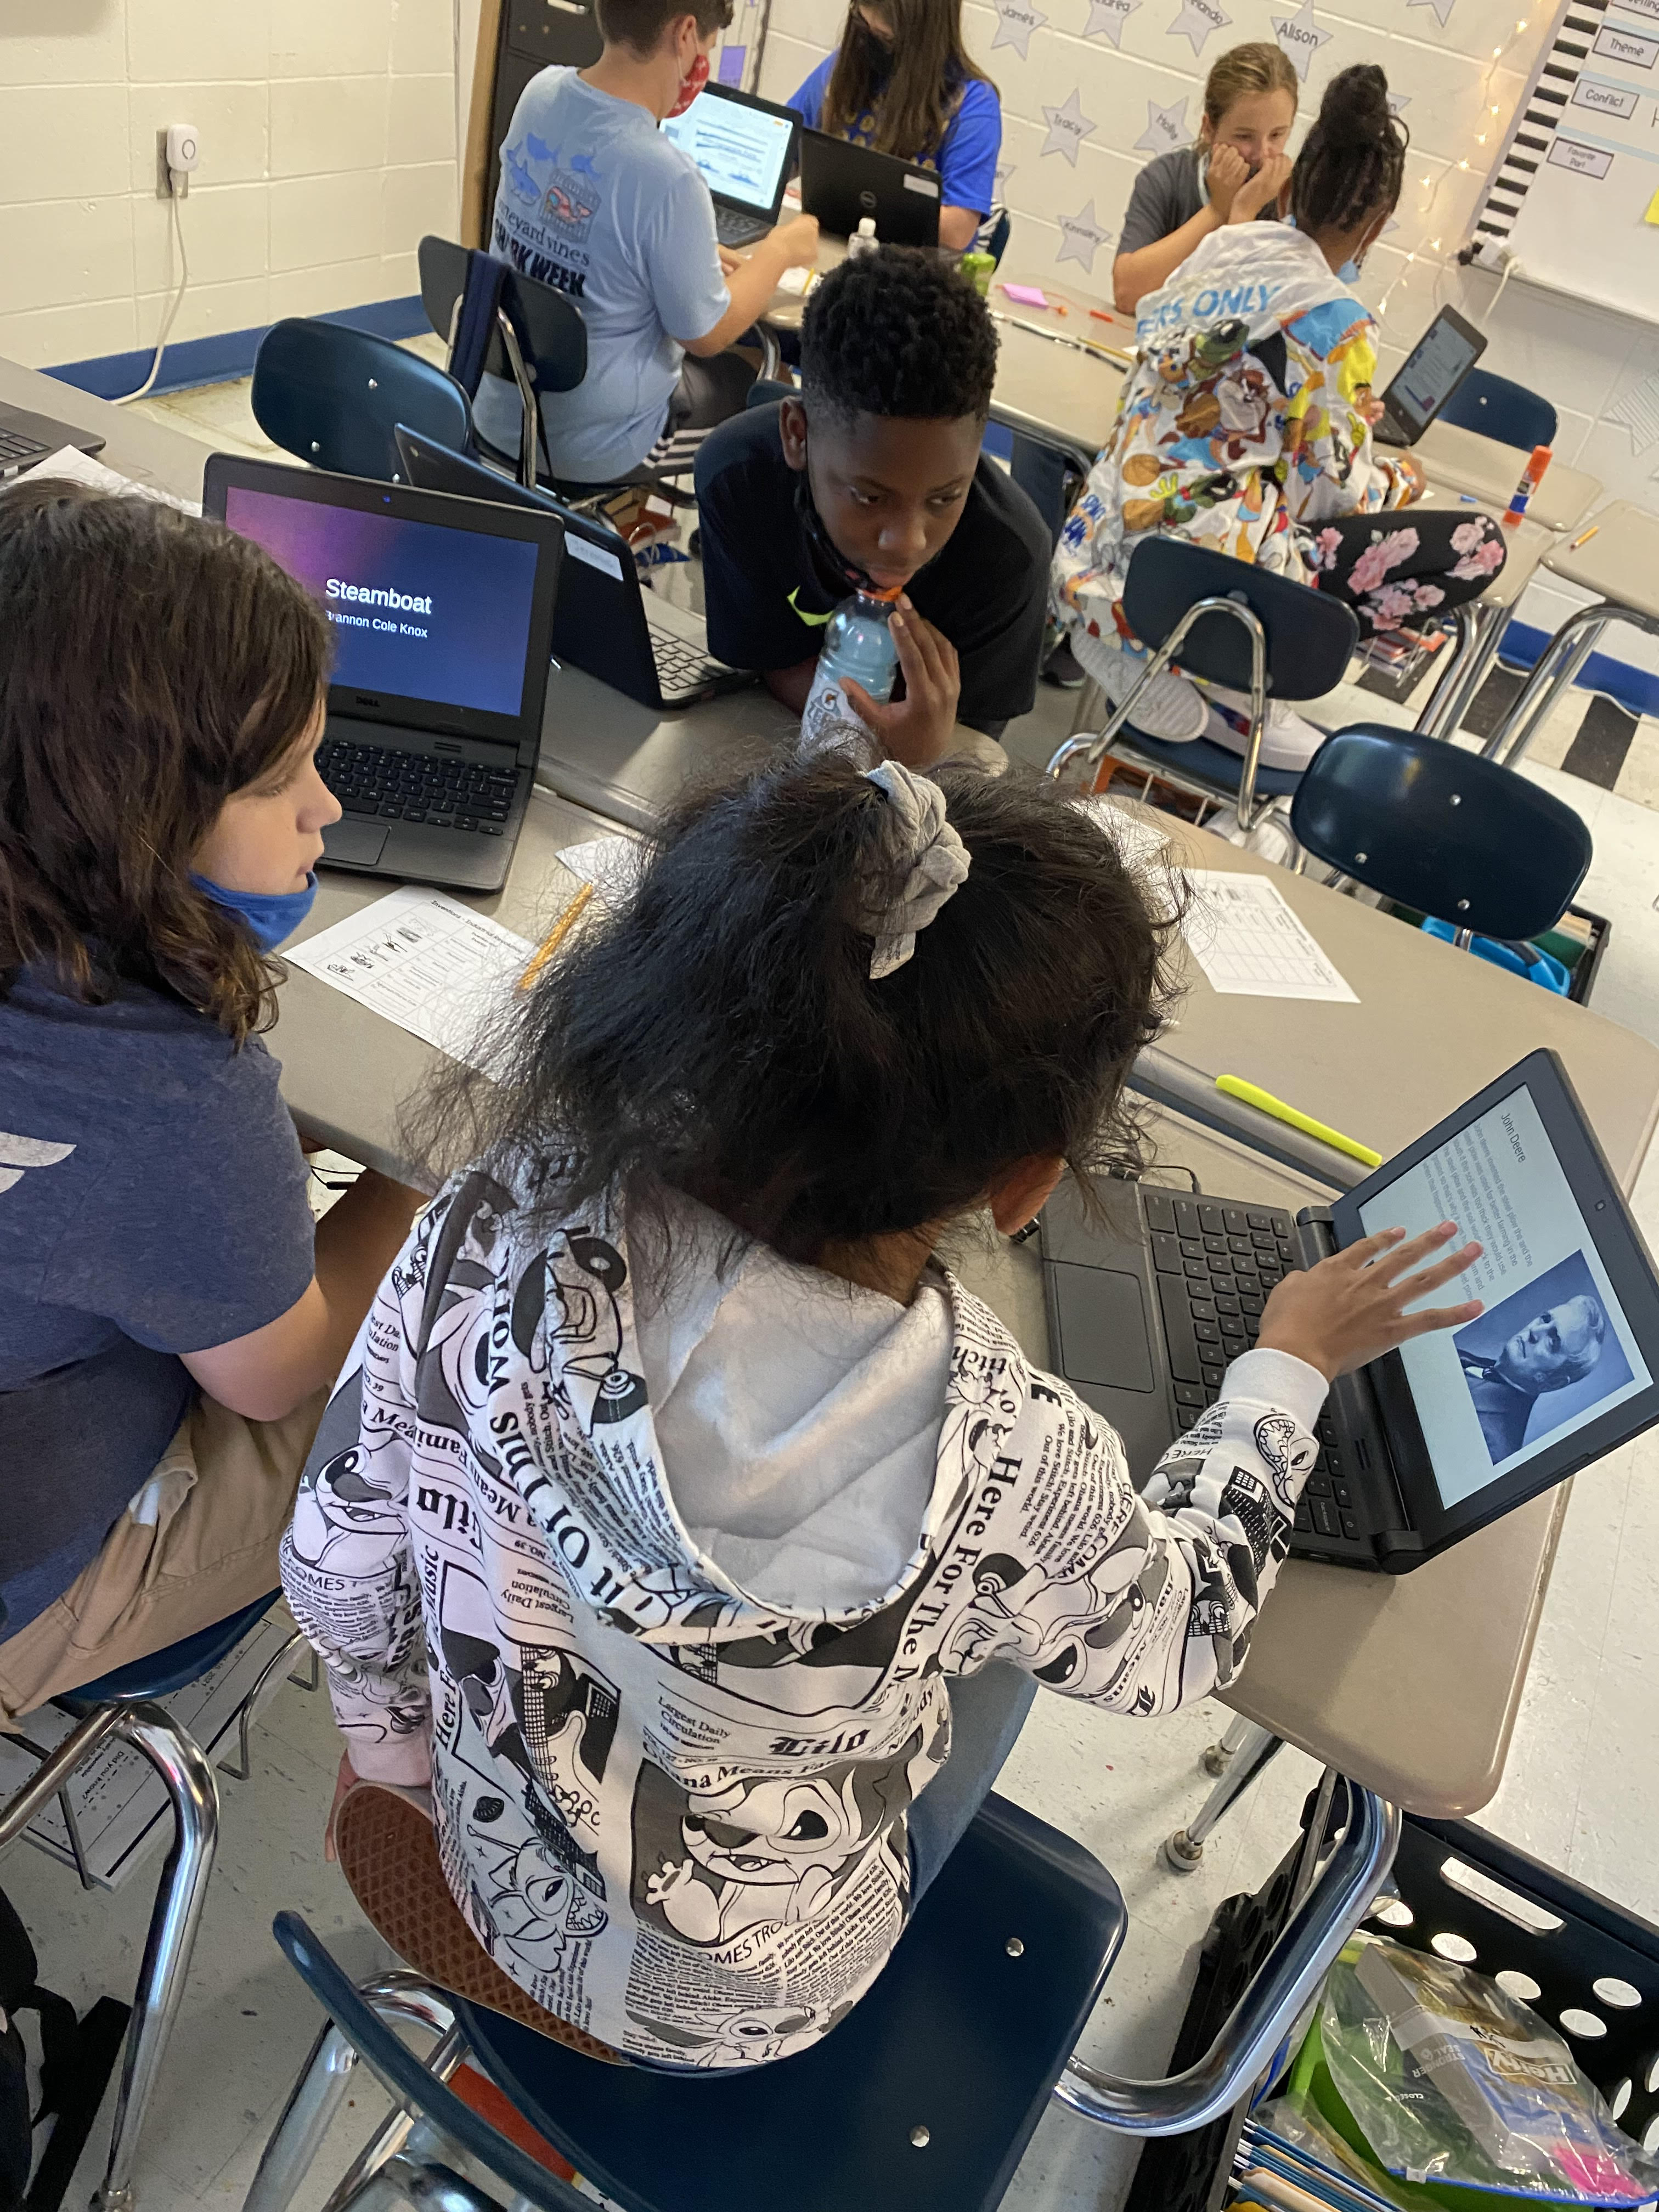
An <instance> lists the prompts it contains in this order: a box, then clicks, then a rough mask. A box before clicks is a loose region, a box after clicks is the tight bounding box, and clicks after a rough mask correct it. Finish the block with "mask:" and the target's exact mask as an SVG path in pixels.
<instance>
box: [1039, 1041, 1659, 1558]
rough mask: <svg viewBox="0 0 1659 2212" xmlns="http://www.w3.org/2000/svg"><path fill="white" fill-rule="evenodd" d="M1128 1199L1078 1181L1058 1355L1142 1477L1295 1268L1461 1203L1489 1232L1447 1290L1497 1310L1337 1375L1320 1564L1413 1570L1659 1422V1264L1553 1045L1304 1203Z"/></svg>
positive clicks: (1061, 1241) (1056, 1300) (1463, 1218)
mask: <svg viewBox="0 0 1659 2212" xmlns="http://www.w3.org/2000/svg"><path fill="white" fill-rule="evenodd" d="M1125 1197H1126V1200H1127V1201H1128V1202H1127V1203H1126V1205H1125V1206H1124V1209H1123V1212H1124V1220H1123V1225H1122V1226H1121V1228H1119V1227H1117V1226H1116V1225H1114V1226H1113V1227H1112V1228H1110V1229H1108V1230H1105V1231H1103V1230H1101V1229H1099V1228H1097V1227H1094V1226H1091V1225H1090V1224H1089V1223H1088V1222H1087V1220H1086V1219H1085V1217H1084V1214H1083V1212H1082V1210H1081V1207H1080V1206H1079V1202H1078V1198H1077V1194H1076V1188H1075V1186H1074V1185H1072V1184H1070V1183H1069V1182H1068V1183H1066V1185H1063V1186H1062V1188H1061V1189H1060V1191H1059V1192H1057V1193H1056V1194H1055V1196H1054V1198H1053V1199H1051V1200H1049V1202H1048V1206H1046V1207H1045V1208H1044V1209H1043V1213H1042V1256H1043V1278H1044V1285H1045V1289H1046V1291H1047V1297H1048V1326H1049V1334H1050V1343H1051V1348H1052V1352H1053V1356H1054V1365H1055V1367H1056V1368H1057V1369H1058V1370H1059V1372H1060V1374H1062V1375H1063V1376H1065V1377H1066V1380H1067V1381H1068V1382H1069V1383H1071V1384H1072V1386H1073V1389H1075V1390H1076V1391H1077V1393H1078V1395H1079V1397H1081V1398H1083V1399H1084V1400H1085V1401H1086V1402H1087V1403H1088V1404H1089V1405H1091V1406H1092V1407H1095V1409H1096V1410H1097V1412H1098V1413H1103V1415H1104V1416H1105V1417H1106V1419H1108V1420H1109V1421H1110V1422H1111V1424H1112V1425H1113V1426H1114V1427H1115V1429H1116V1430H1117V1431H1118V1432H1119V1433H1120V1435H1121V1437H1122V1438H1123V1441H1124V1446H1125V1449H1126V1450H1127V1454H1128V1460H1129V1470H1130V1473H1131V1474H1132V1475H1133V1478H1134V1480H1136V1482H1137V1483H1144V1482H1145V1481H1146V1478H1147V1476H1148V1475H1150V1474H1151V1473H1152V1468H1153V1467H1154V1465H1155V1464H1156V1462H1157V1461H1158V1456H1159V1455H1160V1454H1161V1453H1162V1452H1163V1451H1164V1449H1166V1447H1167V1446H1168V1445H1169V1444H1170V1443H1172V1442H1173V1441H1174V1439H1175V1438H1176V1436H1177V1435H1179V1434H1180V1433H1181V1432H1182V1431H1183V1430H1185V1429H1188V1428H1190V1427H1191V1426H1192V1425H1193V1424H1194V1422H1196V1421H1198V1420H1200V1419H1201V1417H1202V1415H1203V1413H1204V1410H1205V1408H1206V1407H1207V1406H1210V1405H1212V1404H1213V1403H1214V1401H1215V1400H1216V1399H1217V1398H1218V1395H1220V1389H1221V1380H1222V1375H1223V1372H1224V1370H1225V1365H1226V1363H1227V1361H1228V1360H1229V1359H1231V1358H1237V1356H1238V1355H1239V1353H1240V1352H1243V1351H1245V1350H1246V1349H1247V1348H1248V1347H1249V1346H1251V1345H1253V1344H1254V1343H1255V1339H1256V1333H1257V1330H1258V1329H1259V1328H1260V1326H1261V1310H1262V1306H1263V1304H1264V1303H1265V1301H1266V1298H1267V1294H1268V1292H1269V1291H1271V1289H1272V1288H1273V1285H1274V1283H1276V1282H1277V1281H1278V1280H1279V1278H1280V1277H1281V1276H1282V1275H1283V1274H1284V1273H1285V1272H1286V1271H1287V1270H1289V1269H1291V1268H1293V1267H1311V1266H1312V1265H1314V1263H1315V1262H1316V1261H1318V1260H1320V1259H1322V1258H1323V1257H1324V1256H1325V1255H1327V1254H1328V1253H1330V1252H1334V1251H1341V1250H1344V1249H1346V1247H1348V1246H1349V1245H1352V1244H1354V1243H1358V1241H1359V1240H1360V1239H1361V1238H1363V1237H1368V1236H1371V1235H1373V1234H1375V1233H1376V1231H1379V1230H1383V1229H1392V1228H1404V1229H1406V1230H1407V1231H1408V1232H1409V1233H1411V1234H1413V1235H1416V1234H1419V1233H1420V1232H1421V1231H1424V1230H1425V1229H1429V1228H1431V1227H1433V1225H1435V1224H1436V1223H1437V1222H1438V1221H1441V1220H1454V1221H1455V1222H1456V1224H1457V1225H1458V1229H1459V1231H1460V1232H1461V1234H1462V1237H1465V1238H1468V1237H1476V1238H1479V1239H1480V1243H1482V1244H1483V1245H1484V1246H1485V1248H1486V1250H1485V1255H1484V1256H1483V1257H1482V1258H1481V1259H1480V1261H1477V1262H1476V1264H1475V1265H1474V1267H1472V1268H1471V1269H1470V1270H1469V1271H1468V1274H1467V1275H1466V1276H1464V1277H1462V1278H1460V1279H1459V1280H1458V1282H1457V1283H1456V1284H1455V1285H1447V1286H1446V1288H1445V1289H1444V1290H1443V1291H1439V1292H1437V1294H1436V1297H1435V1302H1436V1303H1437V1304H1458V1303H1460V1302H1461V1301H1462V1300H1463V1299H1465V1298H1468V1297H1480V1298H1482V1299H1484V1300H1485V1302H1486V1311H1485V1312H1484V1313H1483V1314H1481V1315H1480V1317H1479V1318H1478V1319H1477V1320H1475V1321H1473V1322H1468V1323H1466V1324H1465V1326H1464V1327H1463V1328H1460V1329H1456V1330H1439V1331H1436V1332H1434V1333H1432V1334H1428V1335H1425V1336H1419V1337H1415V1338H1413V1340H1411V1341H1410V1342H1409V1343H1407V1344H1405V1345H1403V1346H1401V1348H1400V1349H1399V1350H1398V1351H1396V1352H1389V1353H1387V1354H1386V1355H1385V1356H1384V1357H1383V1358H1381V1359H1378V1360H1375V1361H1373V1362H1372V1363H1371V1364H1370V1366H1368V1367H1365V1368H1363V1369H1362V1370H1360V1371H1359V1373H1358V1374H1357V1375H1352V1376H1343V1377H1342V1378H1341V1379H1340V1381H1339V1382H1338V1383H1336V1384H1335V1385H1334V1389H1332V1392H1331V1395H1330V1396H1329V1398H1328V1400H1327V1401H1326V1407H1325V1413H1324V1416H1323V1418H1322V1419H1321V1421H1320V1424H1319V1431H1318V1442H1319V1445H1320V1454H1319V1458H1318V1460H1317V1462H1316V1464H1315V1468H1314V1472H1313V1474H1312V1475H1311V1477H1310V1480H1309V1481H1308V1484H1307V1486H1306V1488H1305V1490H1304V1492H1303V1496H1302V1500H1301V1504H1300V1507H1299V1509H1298V1510H1297V1516H1296V1526H1295V1529H1294V1532H1293V1534H1292V1535H1291V1551H1292V1553H1297V1554H1298V1555H1300V1556H1302V1557H1304V1558H1307V1559H1327V1560H1331V1561H1334V1562H1336V1563H1338V1564H1340V1565H1344V1566H1353V1567H1368V1568H1371V1569H1373V1570H1380V1571H1383V1572H1384V1573H1387V1574H1404V1573H1406V1572H1407V1571H1409V1570H1410V1569H1411V1568H1413V1567H1416V1566H1420V1565H1422V1564H1423V1562H1424V1560H1425V1559H1432V1558H1434V1556H1435V1555H1436V1553H1439V1552H1443V1551H1444V1550H1446V1549H1447V1548H1448V1547H1449V1546H1450V1545H1452V1544H1455V1543H1457V1542H1459V1541H1461V1540H1462V1538H1463V1537H1465V1536H1468V1535H1470V1534H1473V1533H1474V1530H1475V1529H1477V1528H1484V1527H1485V1526H1486V1523H1487V1522H1489V1521H1494V1520H1496V1519H1497V1518H1498V1516H1499V1515H1500V1514H1504V1513H1507V1512H1509V1511H1510V1510H1511V1509H1512V1508H1513V1507H1515V1506H1516V1505H1520V1504H1523V1503H1524V1502H1525V1501H1526V1500H1527V1499H1528V1498H1534V1497H1536V1496H1537V1495H1538V1493H1539V1492H1541V1491H1543V1490H1547V1489H1549V1488H1550V1487H1551V1486H1552V1485H1553V1484H1555V1483H1558V1482H1561V1481H1564V1480H1565V1479H1566V1477H1567V1476H1569V1475H1571V1474H1576V1473H1577V1471H1578V1469H1579V1468H1583V1467H1587V1466H1589V1463H1590V1462H1592V1461H1593V1460H1597V1459H1600V1458H1601V1455H1602V1454H1603V1453H1605V1452H1607V1451H1611V1450H1612V1449H1613V1446H1614V1445H1615V1444H1620V1443H1624V1442H1625V1441H1626V1438H1627V1437H1632V1436H1634V1435H1636V1434H1637V1432H1638V1431H1639V1430H1642V1429H1644V1428H1647V1427H1648V1426H1649V1425H1650V1424H1651V1423H1652V1422H1653V1421H1654V1420H1656V1419H1659V1383H1656V1380H1655V1378H1656V1376H1659V1279H1656V1277H1655V1273H1654V1267H1653V1262H1652V1261H1651V1260H1650V1257H1649V1255H1648V1252H1647V1249H1646V1247H1645V1245H1644V1243H1643V1242H1642V1238H1641V1235H1640V1233H1639V1231H1638V1230H1637V1228H1636V1225H1635V1224H1634V1223H1633V1222H1632V1219H1631V1217H1630V1213H1629V1210H1628V1209H1627V1207H1626V1205H1625V1201H1624V1199H1623V1197H1622V1195H1621V1194H1620V1190H1619V1187H1618V1184H1617V1183H1616V1182H1614V1180H1613V1174H1612V1171H1611V1170H1610V1169H1609V1168H1608V1166H1607V1162H1606V1160H1605V1159H1604V1158H1603V1157H1602V1155H1601V1150H1600V1148H1599V1146H1597V1144H1596V1142H1595V1137H1594V1136H1593V1135H1592V1133H1591V1132H1590V1128H1589V1123H1588V1121H1586V1120H1585V1118H1584V1114H1583V1109H1582V1108H1581V1107H1580V1105H1579V1103H1578V1101H1577V1097H1575V1096H1574V1094H1573V1091H1572V1087H1571V1084H1570V1083H1569V1082H1568V1080H1567V1077H1566V1073H1565V1069H1564V1068H1563V1066H1562V1065H1561V1062H1560V1061H1559V1059H1557V1057H1556V1055H1555V1054H1553V1053H1552V1052H1547V1051H1539V1052H1533V1053H1529V1054H1528V1055H1527V1057H1526V1058H1525V1059H1524V1060H1521V1061H1520V1062H1518V1063H1517V1065H1516V1066H1514V1067H1512V1068H1510V1071H1509V1073H1507V1074H1505V1075H1501V1076H1499V1077H1498V1079H1497V1080H1496V1082H1493V1083H1489V1084H1488V1085H1486V1089H1485V1090H1484V1091H1480V1092H1478V1093H1477V1094H1476V1096H1475V1097H1473V1098H1471V1099H1470V1100H1468V1103H1466V1104H1464V1105H1462V1106H1461V1107H1459V1108H1458V1109H1457V1111H1456V1112H1455V1114H1451V1115H1448V1116H1447V1118H1446V1119H1445V1121H1443V1122H1441V1123H1440V1125H1439V1127H1437V1128H1434V1129H1431V1130H1430V1132H1429V1133H1428V1134H1427V1135H1426V1136H1425V1137H1420V1138H1419V1139H1418V1140H1417V1142H1416V1143H1415V1144H1413V1145H1409V1146H1407V1148H1406V1150H1405V1151H1404V1152H1401V1153H1400V1154H1399V1155H1398V1156H1397V1157H1396V1158H1394V1159H1392V1160H1389V1161H1387V1162H1386V1163H1385V1164H1383V1166H1382V1167H1380V1168H1378V1169H1377V1170H1376V1173H1375V1174H1374V1175H1372V1176H1368V1177H1367V1179H1366V1180H1365V1181H1364V1182H1362V1183H1361V1184H1360V1185H1359V1186H1358V1188H1357V1189H1355V1190H1352V1191H1351V1192H1349V1193H1348V1194H1347V1195H1346V1197H1345V1198H1343V1199H1341V1200H1339V1201H1338V1203H1337V1204H1336V1205H1335V1206H1332V1207H1329V1208H1326V1207H1315V1208H1310V1209H1308V1210H1306V1211H1304V1212H1301V1213H1299V1214H1298V1215H1297V1218H1296V1219H1295V1220H1294V1221H1292V1219H1291V1216H1290V1215H1289V1214H1288V1213H1286V1212H1283V1211H1281V1210H1280V1209H1279V1208H1277V1207H1273V1206H1262V1205H1261V1204H1260V1203H1259V1202H1258V1201H1257V1200H1228V1199H1225V1198H1210V1197H1205V1196H1200V1197H1189V1196H1188V1195H1187V1194H1186V1193H1184V1192H1180V1193H1177V1192H1175V1191H1171V1190H1167V1189H1155V1188H1150V1187H1148V1186H1146V1185H1144V1184H1137V1185H1135V1186H1134V1187H1133V1190H1132V1191H1130V1192H1127V1193H1126V1194H1125ZM1112 1212H1113V1214H1114V1216H1115V1215H1116V1214H1117V1212H1118V1208H1117V1206H1114V1207H1113V1209H1112Z"/></svg>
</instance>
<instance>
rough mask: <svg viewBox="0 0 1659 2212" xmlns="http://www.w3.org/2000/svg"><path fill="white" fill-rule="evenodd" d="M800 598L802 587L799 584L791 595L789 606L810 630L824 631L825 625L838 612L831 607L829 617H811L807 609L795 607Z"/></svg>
mask: <svg viewBox="0 0 1659 2212" xmlns="http://www.w3.org/2000/svg"><path fill="white" fill-rule="evenodd" d="M799 596H800V586H799V584H797V585H796V586H795V588H794V590H793V592H790V594H789V606H790V610H791V611H792V612H793V614H794V615H795V616H796V617H798V618H799V620H800V621H801V622H804V623H805V624H806V625H807V627H808V628H809V629H823V625H824V624H825V623H827V622H828V621H829V619H830V617H831V616H833V615H834V613H835V609H834V608H833V607H831V608H830V610H829V614H827V615H809V614H808V613H807V611H806V610H805V607H798V606H797V605H795V601H796V600H797V599H799Z"/></svg>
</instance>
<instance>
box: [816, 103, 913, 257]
mask: <svg viewBox="0 0 1659 2212" xmlns="http://www.w3.org/2000/svg"><path fill="white" fill-rule="evenodd" d="M800 204H801V207H802V209H803V210H804V211H805V213H806V214H807V215H815V216H817V219H818V222H819V225H820V226H821V228H823V229H824V230H828V231H833V232H834V233H835V234H836V236H837V237H838V238H850V237H851V236H852V234H853V233H854V231H855V230H857V228H858V227H859V224H860V222H862V221H863V219H864V217H865V216H871V217H872V218H873V220H874V222H875V226H876V236H877V237H878V239H879V240H881V243H882V244H883V245H884V246H937V245H938V244H939V172H938V170H937V169H923V168H921V167H918V166H917V165H916V163H915V162H914V161H899V160H898V159H897V158H896V156H895V155H891V154H878V153H876V152H875V151H873V149H872V148H870V147H868V146H855V145H854V144H853V143H852V141H851V140H850V139H847V138H832V137H829V135H828V133H827V132H825V131H802V132H801V134H800Z"/></svg>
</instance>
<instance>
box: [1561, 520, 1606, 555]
mask: <svg viewBox="0 0 1659 2212" xmlns="http://www.w3.org/2000/svg"><path fill="white" fill-rule="evenodd" d="M1600 528H1601V524H1600V523H1599V522H1592V523H1591V525H1590V526H1589V529H1588V530H1581V531H1580V532H1579V533H1578V535H1577V538H1574V539H1573V541H1572V543H1571V545H1569V546H1568V548H1567V550H1568V552H1569V553H1576V552H1577V550H1578V549H1579V547H1580V546H1581V545H1588V544H1589V542H1590V540H1591V538H1594V537H1595V533H1596V532H1597V531H1598V530H1599V529H1600Z"/></svg>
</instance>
